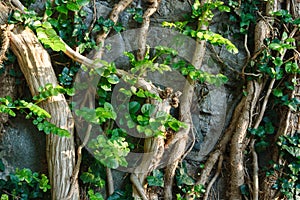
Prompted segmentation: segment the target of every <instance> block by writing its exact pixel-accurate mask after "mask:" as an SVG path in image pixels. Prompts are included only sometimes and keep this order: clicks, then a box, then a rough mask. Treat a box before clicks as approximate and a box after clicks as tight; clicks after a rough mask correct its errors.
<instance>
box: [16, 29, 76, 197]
mask: <svg viewBox="0 0 300 200" xmlns="http://www.w3.org/2000/svg"><path fill="white" fill-rule="evenodd" d="M10 44H11V49H12V51H13V53H14V54H15V55H16V57H17V59H18V63H19V65H20V68H21V70H22V72H23V74H24V76H25V78H26V81H27V83H28V85H29V88H30V91H31V94H32V95H36V94H37V93H38V88H39V87H44V86H45V85H46V84H47V83H51V84H53V85H54V86H56V85H57V79H56V76H55V73H54V71H53V68H52V65H51V60H50V57H49V55H48V53H47V51H46V50H45V49H44V48H43V46H42V45H41V44H40V43H39V41H38V39H37V38H36V36H35V34H34V33H33V32H32V31H31V30H30V29H28V28H25V29H24V28H23V27H16V28H15V29H14V30H13V31H12V32H11V34H10ZM40 106H41V107H42V108H44V109H45V110H46V111H48V112H49V113H50V114H51V116H52V117H51V119H50V120H49V121H50V122H51V123H53V124H55V125H56V126H58V127H60V128H63V129H66V130H68V131H69V132H70V134H71V136H70V137H58V136H56V135H53V134H50V135H47V140H46V141H47V142H46V152H47V160H48V171H49V177H50V183H51V186H52V199H53V200H61V199H63V198H65V197H66V196H67V195H68V192H69V190H70V186H71V184H70V183H71V176H72V172H73V168H74V165H75V148H74V121H73V117H72V115H71V111H70V109H69V106H68V104H67V101H66V99H65V97H64V96H63V95H58V96H55V97H51V98H50V99H49V100H47V101H46V102H44V103H42V104H41V105H40ZM76 188H77V189H76V190H74V193H73V195H72V196H71V198H70V199H74V200H75V199H76V200H77V199H79V190H78V185H77V187H76Z"/></svg>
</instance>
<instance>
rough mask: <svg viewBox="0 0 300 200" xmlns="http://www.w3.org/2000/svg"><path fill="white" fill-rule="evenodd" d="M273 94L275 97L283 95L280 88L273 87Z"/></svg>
mask: <svg viewBox="0 0 300 200" xmlns="http://www.w3.org/2000/svg"><path fill="white" fill-rule="evenodd" d="M272 93H273V95H274V96H275V97H282V96H283V92H282V89H277V88H276V89H274V90H273V92H272Z"/></svg>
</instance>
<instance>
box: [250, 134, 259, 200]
mask: <svg viewBox="0 0 300 200" xmlns="http://www.w3.org/2000/svg"><path fill="white" fill-rule="evenodd" d="M254 145H255V139H252V140H251V143H250V150H251V152H252V157H253V196H252V199H253V200H258V193H259V179H258V169H259V168H258V158H257V153H256V151H255V147H254Z"/></svg>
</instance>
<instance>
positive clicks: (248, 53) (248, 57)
mask: <svg viewBox="0 0 300 200" xmlns="http://www.w3.org/2000/svg"><path fill="white" fill-rule="evenodd" d="M246 30H247V31H248V27H247V29H246ZM247 43H248V33H246V34H245V39H244V48H245V51H246V53H247V58H246V60H245V63H244V66H243V68H242V77H243V78H245V69H246V67H247V66H248V63H249V60H250V58H251V54H250V51H249V49H248V44H247Z"/></svg>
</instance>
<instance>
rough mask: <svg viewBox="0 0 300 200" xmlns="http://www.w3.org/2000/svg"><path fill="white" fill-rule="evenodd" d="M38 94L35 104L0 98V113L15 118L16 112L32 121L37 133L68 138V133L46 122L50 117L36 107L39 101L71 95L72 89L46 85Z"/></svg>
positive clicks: (35, 97)
mask: <svg viewBox="0 0 300 200" xmlns="http://www.w3.org/2000/svg"><path fill="white" fill-rule="evenodd" d="M39 91H40V93H39V94H38V95H36V96H34V97H33V100H35V101H36V102H35V103H33V102H27V101H25V100H15V101H13V100H12V98H11V97H2V98H0V112H1V113H7V114H9V115H10V116H12V117H15V116H16V112H15V110H17V111H20V112H21V113H25V114H26V119H32V120H33V121H32V123H33V124H34V125H35V126H36V127H37V128H38V130H39V131H43V132H45V133H46V134H50V133H52V134H56V135H58V136H61V137H63V136H66V137H68V136H70V133H69V132H68V131H67V130H65V129H62V128H59V127H57V126H56V125H54V124H52V123H50V122H49V121H47V120H48V119H50V118H51V115H50V114H49V113H48V112H47V111H46V110H44V109H43V108H41V107H40V106H38V105H37V104H38V103H40V102H41V101H44V100H46V99H48V98H49V97H52V96H56V95H58V94H61V93H69V94H71V93H73V92H74V91H73V89H64V88H62V87H61V86H57V87H55V88H54V87H53V86H52V85H51V84H47V85H46V86H45V87H44V88H40V90H39Z"/></svg>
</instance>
